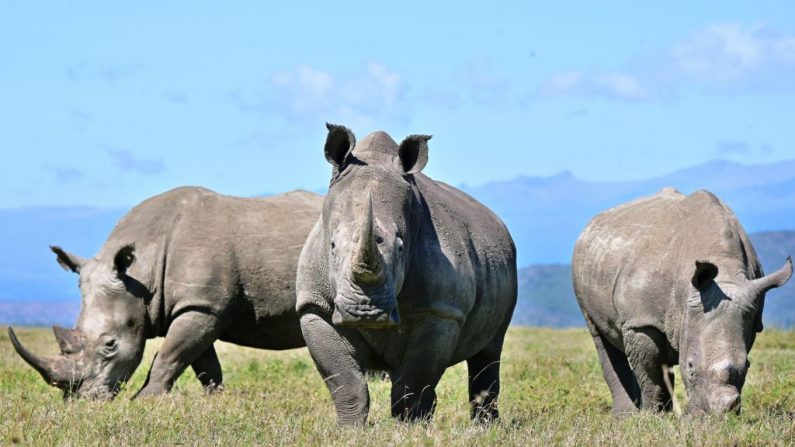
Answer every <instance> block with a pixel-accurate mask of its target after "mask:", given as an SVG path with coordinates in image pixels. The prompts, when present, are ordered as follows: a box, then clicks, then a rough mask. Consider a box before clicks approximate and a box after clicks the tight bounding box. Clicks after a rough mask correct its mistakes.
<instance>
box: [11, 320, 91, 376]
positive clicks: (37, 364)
mask: <svg viewBox="0 0 795 447" xmlns="http://www.w3.org/2000/svg"><path fill="white" fill-rule="evenodd" d="M8 338H10V339H11V344H12V345H14V349H15V350H16V351H17V353H18V354H19V355H20V356H21V357H22V358H23V359H24V360H25V361H26V362H27V363H28V364H29V365H30V366H32V367H33V369H35V370H36V371H38V372H39V374H41V376H42V377H43V378H44V380H45V381H46V382H47V383H49V384H50V385H55V386H57V387H58V388H62V389H66V388H68V387H71V386H72V385H73V384H75V383H78V382H79V381H80V380H81V377H80V375H79V374H76V371H75V369H76V368H74V366H76V365H74V364H73V362H71V361H69V360H67V359H66V358H64V357H58V358H47V357H39V356H37V355H36V354H33V353H32V352H30V351H28V350H27V348H25V347H24V346H22V343H20V342H19V340H18V339H17V335H16V334H15V333H14V329H12V328H11V327H9V328H8Z"/></svg>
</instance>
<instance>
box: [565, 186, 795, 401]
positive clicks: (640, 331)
mask: <svg viewBox="0 0 795 447" xmlns="http://www.w3.org/2000/svg"><path fill="white" fill-rule="evenodd" d="M572 275H573V280H574V291H575V294H576V296H577V301H578V302H579V305H580V308H581V309H582V313H583V315H584V316H585V321H586V323H587V326H588V329H589V330H590V332H591V335H592V336H593V340H594V343H595V344H596V350H597V354H598V357H599V362H600V363H601V366H602V370H603V372H604V377H605V380H606V381H607V384H608V387H609V388H610V392H611V394H612V398H613V412H614V414H615V415H617V416H623V415H626V414H628V413H631V412H634V411H637V409H639V408H640V409H644V410H645V409H648V410H652V411H661V410H666V411H667V410H671V408H672V398H671V394H670V392H671V391H672V389H673V388H672V387H673V384H674V380H673V374H672V373H671V372H670V370H669V369H668V368H669V367H672V366H673V365H676V364H679V365H680V369H681V372H682V375H683V381H684V385H685V390H686V391H687V396H688V407H687V409H688V411H689V412H694V413H713V414H720V413H725V412H730V411H735V412H739V411H740V406H741V398H740V395H741V392H742V388H743V384H744V383H745V378H746V374H747V373H748V368H749V366H750V361H749V358H748V354H749V352H750V351H751V347H752V346H753V344H754V339H755V338H756V334H757V333H759V332H761V331H762V328H763V325H762V308H763V306H764V301H765V292H767V291H768V290H770V289H772V288H774V287H780V286H782V285H783V284H784V283H786V282H787V280H789V278H790V276H791V275H792V259H791V258H788V259H787V261H786V263H785V265H784V266H783V267H782V268H781V269H779V270H778V271H776V272H774V273H772V274H769V275H764V273H763V272H762V266H761V265H760V263H759V259H758V258H757V256H756V253H755V252H754V248H753V246H752V245H751V240H750V239H749V238H748V235H747V234H746V233H745V231H744V230H743V227H742V226H741V225H740V222H739V221H738V220H737V217H735V215H734V213H733V212H732V211H731V210H730V209H729V207H728V206H726V204H725V203H723V202H722V201H721V200H720V199H718V198H717V197H716V196H715V195H713V194H712V193H710V192H708V191H698V192H695V193H693V194H691V195H689V196H685V195H683V194H681V193H679V192H677V191H676V190H674V189H673V188H666V189H663V190H662V191H661V192H659V193H657V194H656V195H653V196H650V197H645V198H641V199H638V200H635V201H633V202H629V203H627V204H624V205H621V206H618V207H616V208H613V209H610V210H607V211H605V212H603V213H602V214H599V215H598V216H596V217H595V218H594V219H593V220H592V221H591V222H590V223H589V224H588V226H587V227H586V228H585V230H584V231H583V233H582V234H581V235H580V237H579V239H578V240H577V243H576V246H575V249H574V258H573V261H572ZM666 382H667V383H666Z"/></svg>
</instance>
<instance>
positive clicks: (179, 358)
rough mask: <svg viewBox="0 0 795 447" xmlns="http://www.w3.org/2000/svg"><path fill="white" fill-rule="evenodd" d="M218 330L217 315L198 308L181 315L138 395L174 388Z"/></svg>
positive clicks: (213, 338) (174, 323)
mask: <svg viewBox="0 0 795 447" xmlns="http://www.w3.org/2000/svg"><path fill="white" fill-rule="evenodd" d="M218 332H219V328H218V319H217V318H216V317H215V316H212V315H209V314H205V313H202V312H198V311H190V312H185V313H183V314H181V315H179V316H178V317H177V318H176V319H175V320H174V321H173V322H172V323H171V326H170V327H169V328H168V332H167V333H166V339H165V341H164V342H163V345H162V346H161V347H160V351H158V353H157V355H155V358H154V360H152V367H151V368H150V370H149V375H148V376H147V378H146V382H145V383H144V386H143V388H141V390H140V391H138V394H136V395H135V398H141V397H149V396H156V395H160V394H164V393H167V392H169V391H171V387H172V386H174V382H175V381H176V380H177V378H178V377H179V376H180V374H182V372H183V371H185V368H187V367H188V365H190V364H192V363H193V362H194V361H196V359H198V358H199V357H200V356H201V355H202V354H203V353H205V352H206V351H207V350H208V349H209V348H211V347H212V345H213V342H214V341H215V340H216V339H217V338H218V337H217V335H218ZM216 361H217V358H216ZM219 369H220V366H219Z"/></svg>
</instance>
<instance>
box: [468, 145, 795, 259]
mask: <svg viewBox="0 0 795 447" xmlns="http://www.w3.org/2000/svg"><path fill="white" fill-rule="evenodd" d="M666 186H673V187H674V188H676V189H678V190H679V191H681V192H683V193H685V194H689V193H691V192H694V191H697V190H699V189H707V190H710V191H712V192H713V193H715V194H716V195H718V197H720V198H721V199H723V201H724V202H726V203H727V204H728V205H729V206H730V207H731V208H732V209H733V210H734V212H735V213H736V214H737V216H738V217H739V219H740V222H742V224H743V226H744V227H745V229H746V231H748V232H749V233H756V232H760V231H769V230H788V229H795V160H791V161H785V162H779V163H774V164H765V165H743V164H738V163H733V162H729V161H713V162H709V163H706V164H703V165H699V166H696V167H693V168H689V169H684V170H681V171H677V172H674V173H672V174H669V175H665V176H662V177H657V178H652V179H648V180H637V181H623V182H598V181H587V180H581V179H578V178H576V177H574V176H573V175H572V174H571V173H569V172H562V173H560V174H558V175H554V176H552V177H519V178H517V179H514V180H510V181H505V182H494V183H488V184H485V185H482V186H477V187H469V186H466V185H464V186H462V189H464V190H465V191H466V192H468V193H469V194H471V195H472V196H473V197H475V198H477V199H478V200H480V201H482V202H483V203H485V204H486V205H488V206H489V207H490V208H491V209H492V210H494V211H495V212H496V213H497V215H499V216H500V217H501V218H502V219H503V220H504V221H505V223H506V224H507V225H508V228H509V229H510V230H511V233H512V234H513V237H514V240H515V242H516V246H517V250H518V255H519V265H520V266H526V265H531V264H567V263H569V262H570V260H571V253H572V250H573V249H574V241H575V240H577V236H579V234H580V232H581V231H582V229H583V228H585V225H586V224H587V223H588V221H589V220H590V219H591V218H592V217H593V216H594V215H596V214H598V213H600V212H602V211H604V210H606V209H608V208H612V207H614V206H616V205H618V204H621V203H624V202H626V201H628V200H631V199H634V198H637V197H640V196H646V195H650V194H654V193H656V192H657V191H659V190H661V189H662V188H663V187H666Z"/></svg>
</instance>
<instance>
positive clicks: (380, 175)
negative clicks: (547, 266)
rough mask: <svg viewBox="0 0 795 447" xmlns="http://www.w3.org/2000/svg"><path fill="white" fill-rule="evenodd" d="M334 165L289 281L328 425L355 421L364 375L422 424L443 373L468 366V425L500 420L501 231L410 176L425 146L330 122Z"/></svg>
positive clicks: (504, 264) (504, 270)
mask: <svg viewBox="0 0 795 447" xmlns="http://www.w3.org/2000/svg"><path fill="white" fill-rule="evenodd" d="M328 127H329V134H328V138H327V141H326V146H325V153H326V158H327V159H328V161H329V162H330V163H331V164H332V166H333V173H332V179H331V185H330V187H329V191H328V195H327V196H326V198H325V202H324V204H323V212H322V216H321V218H320V220H319V221H318V222H317V224H316V225H315V228H314V229H313V230H312V232H311V234H310V235H309V237H308V238H307V243H306V245H305V246H304V250H303V251H302V253H301V258H300V261H299V266H298V277H297V286H296V288H297V293H298V297H297V300H298V302H297V309H298V313H299V315H300V318H301V329H302V331H303V334H304V337H305V338H306V341H307V346H308V347H309V352H310V353H311V355H312V358H313V359H314V361H315V364H316V366H317V368H318V371H319V372H320V374H321V376H322V377H323V380H324V381H325V383H326V385H327V386H328V389H329V391H330V392H331V394H332V399H333V400H334V405H335V407H336V410H337V417H338V421H339V422H340V423H342V424H349V423H353V424H358V423H364V421H365V420H366V418H367V413H368V410H369V405H370V403H369V392H368V389H367V383H366V381H365V375H364V371H365V370H385V371H387V372H389V375H390V377H391V380H392V396H391V399H392V405H391V408H392V415H393V416H395V417H399V418H401V419H408V420H416V419H424V418H429V417H430V416H431V415H432V413H433V409H434V406H435V402H436V393H435V387H436V384H437V383H438V381H439V379H440V378H441V376H442V374H443V373H444V371H445V369H446V368H447V367H448V366H451V365H453V364H455V363H458V362H461V361H463V360H466V361H467V365H468V369H469V396H470V401H471V402H472V417H473V418H477V419H480V420H491V419H493V418H496V417H497V416H498V413H497V408H496V398H497V395H498V393H499V365H500V363H499V362H500V353H501V351H502V343H503V338H504V335H505V331H506V329H507V327H508V324H509V322H510V320H511V315H512V313H513V308H514V305H515V303H516V287H517V282H516V254H515V248H514V244H513V241H512V239H511V236H510V235H509V234H508V231H507V229H506V228H505V225H503V223H502V222H501V221H500V220H499V219H498V218H497V217H496V216H495V215H494V214H493V213H492V212H491V211H489V210H488V209H487V208H485V207H484V206H483V205H481V204H480V203H478V202H476V201H475V200H474V199H472V198H471V197H469V196H467V195H466V194H464V193H462V192H461V191H459V190H457V189H455V188H452V187H450V186H448V185H446V184H444V183H440V182H436V181H433V180H431V179H430V178H428V177H426V176H425V175H423V174H421V173H420V170H422V168H423V167H424V166H425V163H426V162H427V159H428V147H427V141H428V139H429V138H430V137H427V136H422V135H412V136H409V137H407V138H406V139H405V140H404V141H403V142H402V143H401V144H400V145H398V144H396V143H395V142H394V141H393V140H392V139H391V138H390V137H389V135H387V134H386V133H384V132H375V133H372V134H370V135H368V136H367V137H366V138H365V139H364V140H363V141H360V142H358V143H356V142H355V138H354V136H353V134H352V133H351V132H350V130H348V129H347V128H344V127H341V126H334V125H329V126H328Z"/></svg>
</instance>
